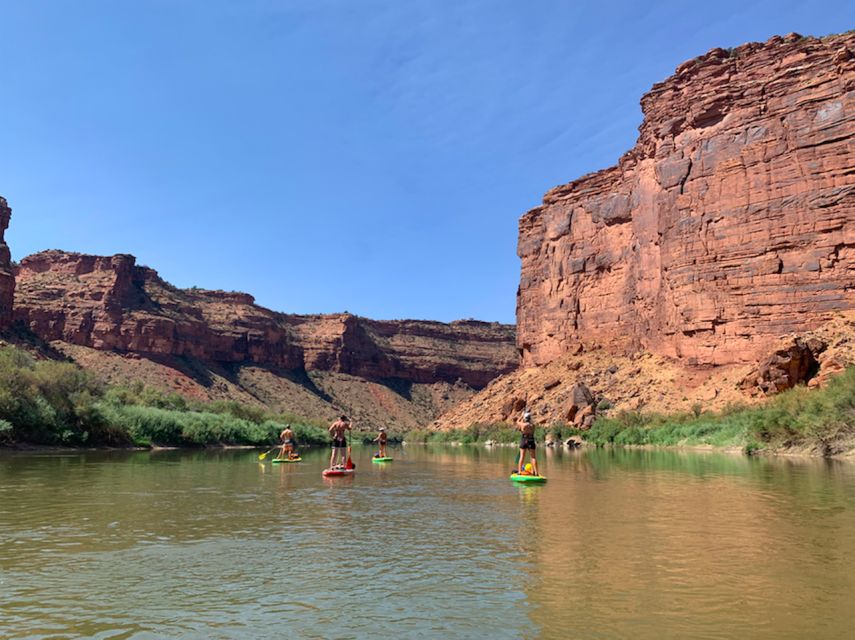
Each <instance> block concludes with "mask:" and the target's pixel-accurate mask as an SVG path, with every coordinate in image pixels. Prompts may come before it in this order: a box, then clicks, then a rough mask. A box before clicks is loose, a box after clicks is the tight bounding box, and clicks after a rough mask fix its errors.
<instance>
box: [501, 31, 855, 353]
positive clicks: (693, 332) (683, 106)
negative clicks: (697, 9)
mask: <svg viewBox="0 0 855 640" xmlns="http://www.w3.org/2000/svg"><path fill="white" fill-rule="evenodd" d="M641 105H642V109H643V111H644V121H643V123H642V125H641V127H640V135H639V138H638V142H637V143H636V145H635V147H634V148H633V149H632V150H631V151H630V152H629V153H627V154H626V155H624V156H623V157H622V158H621V159H620V161H619V163H618V164H617V166H615V167H612V168H610V169H606V170H604V171H600V172H598V173H595V174H592V175H588V176H585V177H583V178H580V179H579V180H576V181H574V182H571V183H569V184H567V185H564V186H561V187H557V188H555V189H553V190H552V191H550V192H549V193H547V194H546V196H545V197H544V200H543V204H542V205H541V206H539V207H537V208H536V209H533V210H531V211H529V212H528V213H526V214H525V215H524V216H523V217H522V219H521V221H520V235H519V246H518V253H519V256H520V258H521V260H522V274H521V279H520V287H519V293H518V299H517V321H518V326H517V331H518V338H517V339H518V345H519V347H520V350H521V353H522V359H523V364H524V365H526V366H528V365H543V364H545V363H548V362H551V361H553V360H556V359H558V358H561V357H564V356H567V355H569V354H572V353H575V352H578V351H579V350H580V349H581V348H583V346H584V348H588V347H590V346H591V345H596V346H604V347H606V348H608V349H609V350H611V351H612V352H613V353H631V352H634V351H637V350H639V349H643V350H647V351H649V352H651V353H653V354H657V355H661V356H665V357H670V358H677V359H680V360H681V361H683V362H685V363H688V364H695V365H725V364H734V363H756V362H758V361H759V360H760V358H761V357H762V356H764V355H765V354H766V353H768V352H769V349H770V348H771V347H772V345H773V344H774V342H775V341H776V340H777V339H778V338H780V337H781V336H784V335H788V334H798V333H801V332H804V331H806V330H809V329H812V328H815V327H817V326H819V325H820V324H821V323H822V322H824V321H825V320H827V319H828V317H829V312H834V311H842V310H846V309H852V308H855V135H854V134H855V33H848V34H843V35H839V36H832V37H828V38H823V39H816V38H802V37H801V36H797V35H794V34H793V35H790V36H787V37H785V38H780V37H776V38H772V39H771V40H769V41H768V42H766V43H763V44H760V43H750V44H745V45H742V46H740V47H737V48H735V49H732V50H729V51H726V50H723V49H713V50H712V51H710V52H709V53H707V54H705V55H703V56H700V57H699V58H696V59H695V60H691V61H689V62H686V63H685V64H682V65H680V67H678V68H677V71H676V73H675V74H674V75H673V76H672V77H670V78H669V79H668V80H666V81H665V82H663V83H661V84H657V85H655V86H654V87H653V89H652V90H651V91H650V92H649V93H648V94H647V95H645V96H644V97H643V98H642V101H641Z"/></svg>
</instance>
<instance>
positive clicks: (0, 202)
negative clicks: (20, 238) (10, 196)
mask: <svg viewBox="0 0 855 640" xmlns="http://www.w3.org/2000/svg"><path fill="white" fill-rule="evenodd" d="M11 217H12V210H11V209H10V208H9V205H8V204H7V202H6V199H5V198H2V197H0V329H5V328H6V327H8V326H9V324H10V323H11V321H12V298H13V297H14V295H15V277H14V276H13V275H12V256H11V254H10V253H9V247H8V246H7V245H6V240H5V239H4V237H3V235H4V233H5V231H6V229H7V228H8V226H9V218H11Z"/></svg>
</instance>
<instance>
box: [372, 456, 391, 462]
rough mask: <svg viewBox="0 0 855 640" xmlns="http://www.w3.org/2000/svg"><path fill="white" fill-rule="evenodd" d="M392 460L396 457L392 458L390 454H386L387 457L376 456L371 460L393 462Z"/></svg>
mask: <svg viewBox="0 0 855 640" xmlns="http://www.w3.org/2000/svg"><path fill="white" fill-rule="evenodd" d="M392 460H394V458H390V457H389V456H386V457H385V458H381V457H380V456H374V457H373V458H371V462H392Z"/></svg>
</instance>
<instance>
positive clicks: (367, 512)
mask: <svg viewBox="0 0 855 640" xmlns="http://www.w3.org/2000/svg"><path fill="white" fill-rule="evenodd" d="M391 451H392V452H393V453H392V455H394V456H395V462H393V463H391V464H388V465H384V466H381V465H376V464H371V462H370V460H369V457H370V455H371V452H370V450H368V449H367V448H366V449H361V450H357V451H356V462H357V465H358V471H357V473H356V475H355V476H354V477H352V478H345V479H333V480H325V479H322V478H321V475H320V471H321V469H322V468H323V467H324V466H325V464H324V463H325V462H326V455H327V452H326V451H314V452H309V453H307V454H306V455H305V456H304V460H305V461H304V462H303V463H302V464H296V465H281V466H272V465H270V464H259V463H258V462H257V456H258V452H253V451H218V452H209V451H197V452H186V451H161V452H94V453H90V452H87V453H80V454H77V453H66V454H37V455H36V454H23V453H3V454H0V637H3V638H70V637H87V638H88V637H92V638H272V637H283V638H284V637H287V638H434V637H435V638H440V637H441V638H445V639H453V638H479V639H480V638H491V639H496V638H560V639H565V638H633V640H642V639H646V638H656V639H660V638H693V639H697V638H737V637H738V638H778V639H779V638H851V637H853V633H855V604H853V603H855V463H849V462H823V461H811V460H787V459H774V460H766V459H751V458H744V457H739V456H731V455H726V454H714V453H710V454H706V453H682V452H667V451H665V452H663V451H658V452H651V451H623V450H616V451H608V450H598V451H586V452H574V453H565V452H560V451H559V452H551V451H550V452H547V454H546V460H545V463H544V468H545V472H546V475H548V477H549V482H548V483H547V484H546V485H542V486H515V485H513V484H512V483H510V482H509V481H508V479H507V474H508V471H509V470H510V467H511V463H512V460H513V456H514V452H513V451H512V450H509V449H496V450H486V449H484V448H467V447H456V448H455V447H435V448H434V447H418V446H411V447H404V448H398V449H391Z"/></svg>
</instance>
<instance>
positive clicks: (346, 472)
mask: <svg viewBox="0 0 855 640" xmlns="http://www.w3.org/2000/svg"><path fill="white" fill-rule="evenodd" d="M354 473H356V469H345V468H344V467H336V468H333V469H324V470H323V472H322V475H323V476H324V477H325V478H337V477H340V476H352V475H353V474H354Z"/></svg>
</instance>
